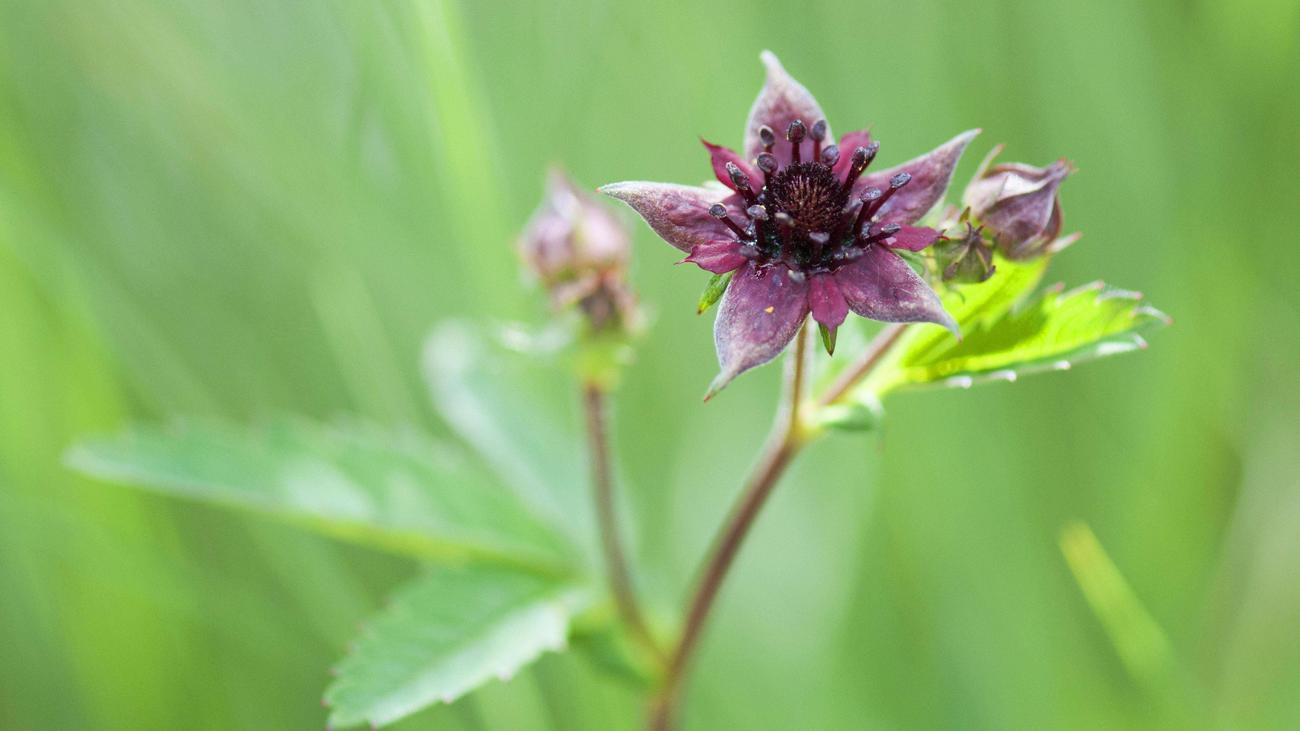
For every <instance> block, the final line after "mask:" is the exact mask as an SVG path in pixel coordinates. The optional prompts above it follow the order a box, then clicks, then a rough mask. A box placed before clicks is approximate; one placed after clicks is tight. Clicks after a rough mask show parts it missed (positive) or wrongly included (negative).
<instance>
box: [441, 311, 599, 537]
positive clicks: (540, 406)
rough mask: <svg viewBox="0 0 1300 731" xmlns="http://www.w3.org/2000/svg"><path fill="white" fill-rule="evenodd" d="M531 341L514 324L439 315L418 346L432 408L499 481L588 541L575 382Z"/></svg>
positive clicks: (591, 528) (590, 527) (549, 353)
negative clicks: (421, 347) (441, 320)
mask: <svg viewBox="0 0 1300 731" xmlns="http://www.w3.org/2000/svg"><path fill="white" fill-rule="evenodd" d="M533 343H534V339H532V338H529V337H528V336H527V334H525V333H522V332H520V331H519V330H518V329H517V328H516V329H511V328H500V327H495V328H494V327H491V326H486V325H481V324H477V323H470V322H465V321H450V322H444V323H442V324H441V325H439V326H438V328H437V329H436V330H435V331H434V333H433V335H432V336H430V338H429V340H428V342H427V343H426V345H425V348H424V374H425V379H426V381H427V383H428V384H429V389H430V391H431V395H432V397H433V402H434V406H435V407H436V408H437V410H438V413H439V414H440V415H441V416H442V417H443V419H445V420H446V421H447V424H448V425H449V426H450V427H451V428H452V429H453V430H454V431H455V432H456V434H457V435H458V436H460V437H461V439H463V440H464V441H465V442H466V443H467V444H469V445H470V446H471V447H473V448H474V449H475V450H476V451H477V452H478V453H479V455H480V456H482V458H483V460H484V462H485V463H486V464H487V465H488V466H489V467H490V468H491V469H492V470H493V471H495V472H496V473H497V474H498V475H499V476H500V477H501V479H502V480H504V481H505V482H506V483H507V484H509V485H511V486H512V487H514V488H516V489H518V490H519V492H520V494H522V495H523V496H524V498H525V499H526V500H528V501H529V503H530V504H532V505H533V506H534V507H535V508H536V509H537V510H538V511H539V512H541V513H542V514H543V515H545V516H547V517H548V518H551V519H553V520H554V521H555V522H557V523H558V524H560V525H564V526H565V527H566V528H567V529H568V532H569V534H570V535H573V536H579V537H581V538H582V540H584V541H586V543H585V544H584V545H590V546H593V547H594V545H595V544H594V535H595V530H594V524H593V522H592V511H591V507H590V504H589V495H588V484H589V483H588V478H587V474H586V465H585V455H586V446H585V444H584V441H583V440H582V438H581V437H580V434H581V433H582V432H581V427H580V426H579V423H580V422H579V414H580V411H579V409H580V406H581V399H580V396H579V389H578V386H577V384H576V383H574V379H573V377H572V376H571V375H569V374H567V373H566V372H565V371H564V370H563V369H556V368H553V367H546V366H547V365H548V363H549V364H554V362H555V360H554V359H555V357H556V354H555V352H554V351H552V350H549V349H539V348H537V347H535V346H534V344H533ZM548 359H549V360H548ZM539 365H540V366H542V367H539Z"/></svg>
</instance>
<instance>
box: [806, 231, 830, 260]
mask: <svg viewBox="0 0 1300 731" xmlns="http://www.w3.org/2000/svg"><path fill="white" fill-rule="evenodd" d="M808 240H809V241H811V242H812V245H813V247H812V249H813V256H817V255H819V254H821V251H822V247H824V246H826V244H828V243H830V240H831V235H830V234H828V233H824V232H822V231H813V232H812V233H810V234H808Z"/></svg>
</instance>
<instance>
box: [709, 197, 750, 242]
mask: <svg viewBox="0 0 1300 731" xmlns="http://www.w3.org/2000/svg"><path fill="white" fill-rule="evenodd" d="M709 215H710V216H713V217H714V218H716V219H718V220H719V221H722V222H723V223H725V224H727V228H729V229H731V230H732V231H733V232H735V234H736V236H739V237H740V238H741V239H747V238H749V234H748V233H746V231H745V229H743V228H741V227H740V226H738V225H737V224H736V222H735V221H733V220H731V216H728V215H727V207H726V206H724V205H722V204H721V203H714V204H713V205H711V206H709Z"/></svg>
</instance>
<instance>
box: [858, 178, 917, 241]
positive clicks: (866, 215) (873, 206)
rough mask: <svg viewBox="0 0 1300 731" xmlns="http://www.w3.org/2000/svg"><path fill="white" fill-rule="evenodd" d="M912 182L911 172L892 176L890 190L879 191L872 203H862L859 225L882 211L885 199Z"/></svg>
mask: <svg viewBox="0 0 1300 731" xmlns="http://www.w3.org/2000/svg"><path fill="white" fill-rule="evenodd" d="M910 182H912V176H911V174H909V173H899V174H897V175H895V176H894V177H892V178H890V179H889V190H887V191H885V192H884V193H879V191H877V195H876V196H875V197H874V198H873V199H872V202H871V203H870V204H867V203H865V202H864V203H863V204H862V211H860V212H859V213H858V222H857V226H858V227H859V228H861V227H862V223H863V222H864V221H867V220H869V219H870V218H871V217H872V216H874V215H876V214H877V213H879V212H880V209H881V208H883V207H884V206H885V201H888V200H889V199H890V198H892V197H893V196H894V194H895V193H897V192H898V191H899V189H901V188H902V187H903V186H904V185H907V184H908V183H910ZM873 190H874V189H873ZM863 200H864V201H865V200H866V199H865V198H864V199H863ZM868 206H869V207H870V210H867V209H868Z"/></svg>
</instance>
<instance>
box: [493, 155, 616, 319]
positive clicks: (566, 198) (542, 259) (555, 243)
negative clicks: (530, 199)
mask: <svg viewBox="0 0 1300 731" xmlns="http://www.w3.org/2000/svg"><path fill="white" fill-rule="evenodd" d="M518 248H519V253H520V256H521V258H522V259H523V261H524V265H525V267H526V268H527V270H528V271H529V273H530V274H532V275H533V276H535V277H536V278H537V280H538V281H539V282H540V283H541V284H542V286H543V287H544V288H545V289H546V290H547V292H548V294H549V295H550V298H551V303H552V305H554V306H555V307H556V309H563V308H565V307H568V306H570V305H575V304H576V305H578V306H579V307H580V309H582V310H583V312H584V313H585V314H586V315H587V319H588V320H589V322H590V324H591V325H592V327H593V328H594V329H597V330H600V329H604V328H606V327H607V326H609V325H611V324H618V323H622V322H626V321H627V320H628V318H629V317H631V316H632V314H633V310H634V309H635V299H634V298H633V297H632V295H631V293H630V291H629V290H628V287H627V283H626V272H627V263H628V258H629V255H630V250H631V241H630V238H629V236H628V232H627V230H626V228H624V226H623V224H622V222H620V221H619V220H618V219H617V218H616V217H615V216H614V215H613V214H612V213H611V212H610V211H609V210H608V209H607V208H605V206H604V205H602V204H601V203H600V202H599V201H597V200H596V199H595V197H594V196H591V195H588V194H587V193H586V192H584V191H582V190H581V189H580V188H578V186H576V185H575V184H574V183H573V181H572V180H570V179H569V178H568V176H566V175H565V174H564V173H563V172H561V171H559V170H554V169H553V170H551V171H550V173H549V174H548V175H547V181H546V193H545V195H544V197H543V199H542V203H541V205H540V206H538V208H537V210H536V211H535V212H534V213H533V216H532V218H531V219H530V220H529V222H528V225H527V226H526V227H525V228H524V231H523V233H522V234H521V235H520V237H519V241H518Z"/></svg>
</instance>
